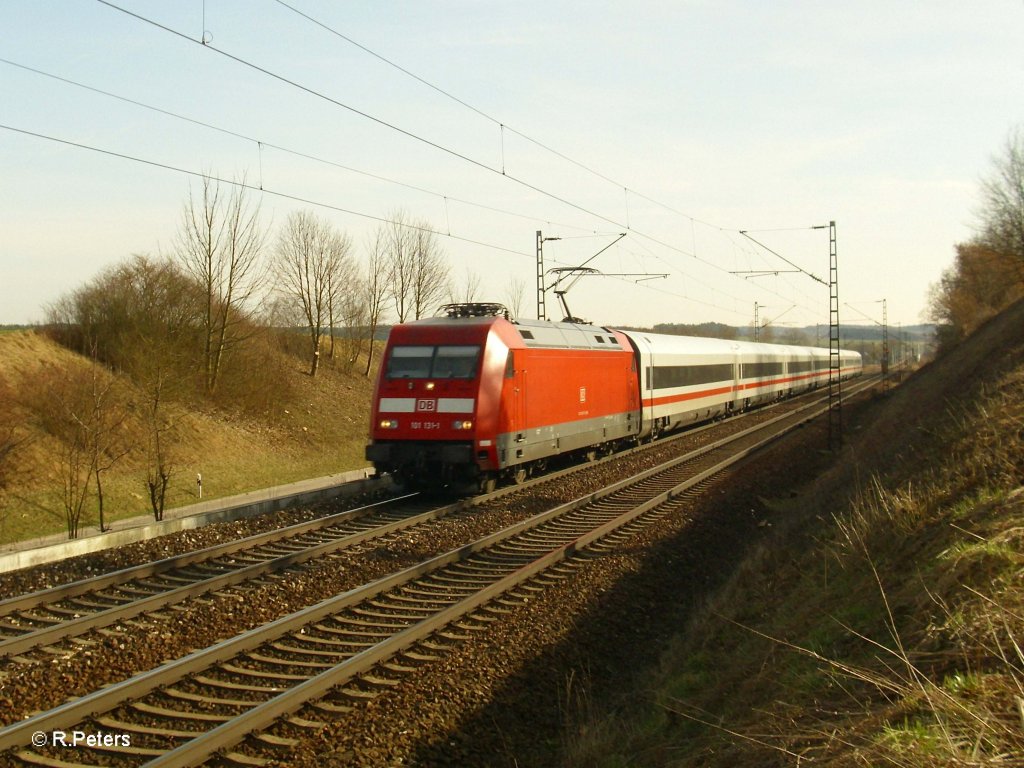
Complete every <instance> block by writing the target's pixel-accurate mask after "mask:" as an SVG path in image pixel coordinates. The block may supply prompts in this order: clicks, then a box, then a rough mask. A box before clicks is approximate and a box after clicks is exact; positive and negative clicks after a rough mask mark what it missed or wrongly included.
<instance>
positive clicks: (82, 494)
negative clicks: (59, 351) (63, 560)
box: [37, 365, 128, 539]
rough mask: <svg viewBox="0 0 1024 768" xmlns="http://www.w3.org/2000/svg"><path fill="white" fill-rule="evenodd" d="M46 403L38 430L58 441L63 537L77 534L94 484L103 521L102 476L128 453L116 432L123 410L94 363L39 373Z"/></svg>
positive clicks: (111, 385) (109, 378)
mask: <svg viewBox="0 0 1024 768" xmlns="http://www.w3.org/2000/svg"><path fill="white" fill-rule="evenodd" d="M40 382H41V385H42V386H41V387H40V389H41V390H45V393H46V394H45V397H46V402H45V403H42V402H41V403H39V406H40V407H38V408H37V412H38V413H39V416H40V420H41V422H42V426H43V428H44V429H45V430H46V431H47V432H48V433H49V434H51V435H52V436H53V437H55V438H56V439H57V441H58V443H57V444H58V448H57V450H56V455H57V459H58V461H59V465H60V476H61V492H62V493H61V503H62V507H63V512H64V522H65V525H66V527H67V532H68V537H69V538H72V539H74V538H77V537H78V534H79V531H80V529H81V526H82V522H83V517H84V515H85V510H86V503H87V501H88V499H89V497H90V495H91V492H92V483H93V481H94V480H95V481H96V482H97V483H98V485H97V499H98V502H99V511H100V525H101V526H104V525H105V521H104V519H103V487H102V482H101V477H102V474H103V472H105V471H106V470H108V469H110V468H111V467H112V466H113V464H114V463H116V462H117V461H118V460H119V459H120V458H122V457H123V456H124V455H126V454H127V452H128V447H127V446H126V441H125V440H124V439H123V436H122V435H120V434H119V433H120V432H121V429H122V427H123V425H124V422H125V418H126V409H125V405H124V402H123V401H122V400H121V399H120V398H119V397H118V396H117V393H116V389H115V380H114V377H113V376H110V375H109V374H107V373H106V372H105V371H103V369H102V368H101V367H100V366H99V365H90V366H88V367H86V366H82V365H79V366H74V367H70V368H61V369H57V368H55V367H52V366H51V367H49V368H47V369H45V370H44V372H43V373H42V374H41V375H40Z"/></svg>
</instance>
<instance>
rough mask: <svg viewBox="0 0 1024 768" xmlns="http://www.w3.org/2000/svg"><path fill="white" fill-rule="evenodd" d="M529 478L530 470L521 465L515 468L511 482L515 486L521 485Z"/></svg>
mask: <svg viewBox="0 0 1024 768" xmlns="http://www.w3.org/2000/svg"><path fill="white" fill-rule="evenodd" d="M529 478H530V470H529V468H528V467H527V466H526V465H525V464H521V465H519V466H518V467H516V469H515V471H514V472H513V473H512V481H513V482H514V483H515V484H516V485H522V484H523V483H525V482H526V481H527V480H529Z"/></svg>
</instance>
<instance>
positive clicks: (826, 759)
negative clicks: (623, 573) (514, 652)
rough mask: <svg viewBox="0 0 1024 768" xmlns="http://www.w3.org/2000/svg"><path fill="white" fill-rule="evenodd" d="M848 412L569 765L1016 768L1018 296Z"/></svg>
mask: <svg viewBox="0 0 1024 768" xmlns="http://www.w3.org/2000/svg"><path fill="white" fill-rule="evenodd" d="M851 410H852V412H851V413H850V419H849V422H848V423H849V425H850V426H851V427H852V429H851V430H850V431H851V432H852V433H853V434H852V437H851V438H850V439H849V441H848V445H847V447H846V448H845V450H844V452H843V454H842V456H841V460H840V461H839V462H837V463H835V464H834V465H833V466H832V468H831V469H827V470H822V472H821V474H820V476H819V477H817V479H811V480H810V481H809V482H807V483H805V484H804V485H803V486H801V487H799V488H791V487H790V486H791V484H792V482H793V480H792V478H791V475H793V474H797V475H798V474H799V473H789V472H787V473H782V474H783V475H784V476H778V477H776V478H775V481H774V483H773V484H772V485H767V484H766V485H764V486H763V487H764V488H768V487H774V489H775V492H776V493H777V494H778V495H779V496H784V498H774V499H762V502H763V504H764V507H765V513H766V514H769V515H770V519H771V521H772V527H771V529H770V530H771V531H772V533H771V534H770V535H767V536H766V537H765V538H764V540H763V541H761V542H759V543H758V544H757V545H756V546H754V547H752V548H751V549H750V550H748V553H747V555H746V556H745V558H744V559H743V561H742V564H741V565H740V566H739V567H738V568H737V569H735V571H734V572H733V575H732V577H731V579H729V580H728V582H727V583H726V584H725V586H724V587H722V588H720V589H719V590H718V591H717V593H716V594H715V595H714V597H713V598H712V599H711V600H710V601H709V602H708V604H707V605H706V606H704V607H703V608H701V609H700V610H697V611H695V615H692V618H691V619H690V622H689V624H688V626H687V627H686V628H685V629H684V630H683V631H682V632H681V634H680V635H679V636H678V637H676V638H675V639H674V640H673V641H672V642H671V643H670V644H669V646H668V649H667V650H666V651H665V652H664V653H663V655H662V658H661V663H660V664H659V666H658V668H657V669H654V670H648V671H647V672H645V673H643V674H642V675H641V676H640V679H639V680H638V682H637V687H636V689H635V690H634V692H633V693H632V694H631V695H630V700H629V701H628V702H623V701H617V702H615V703H614V704H613V705H612V707H610V708H609V709H608V710H605V711H603V712H597V713H593V714H591V716H590V719H589V720H588V721H587V722H583V723H576V724H573V726H572V729H571V735H570V736H569V737H568V740H569V742H570V744H571V750H572V755H573V758H572V760H571V762H572V763H573V764H575V765H581V766H582V765H603V766H621V765H630V766H663V765H679V766H696V765H699V766H708V767H712V766H722V767H723V768H724V767H725V766H730V768H732V767H734V766H740V767H749V768H754V767H755V766H757V767H758V768H761V767H762V766H775V765H778V766H783V765H785V766H792V765H803V764H805V763H808V764H810V763H812V762H813V764H814V765H825V766H855V765H856V766H876V765H895V766H940V765H941V766H947V765H948V766H981V765H993V766H994V765H998V766H1022V765H1024V652H1022V650H1021V648H1022V647H1024V580H1022V573H1024V567H1022V566H1024V490H1022V486H1024V426H1022V425H1024V303H1017V304H1016V305H1014V306H1013V307H1011V308H1010V309H1009V310H1007V311H1006V312H1004V313H1002V314H1001V315H999V316H998V317H996V318H993V319H992V320H991V321H989V322H988V323H986V324H985V325H984V326H982V327H981V328H980V329H979V330H978V331H977V332H976V333H975V334H974V335H973V336H972V337H970V338H969V339H968V340H967V341H966V342H964V343H963V344H961V345H960V346H959V347H957V348H956V349H954V350H952V351H951V352H950V353H949V354H947V355H946V356H945V357H944V358H942V359H940V360H938V361H936V362H934V363H932V364H931V365H929V366H927V367H926V368H924V369H922V370H921V371H919V372H918V373H917V374H916V375H915V376H913V377H912V378H910V379H909V380H908V381H907V382H906V383H905V384H904V385H903V386H902V387H900V388H899V389H897V390H895V391H894V392H892V393H891V395H889V396H888V397H886V398H884V399H882V400H880V401H878V402H877V403H874V404H872V405H869V406H867V407H866V408H864V409H861V410H859V411H858V410H856V409H851ZM783 450H785V449H783ZM801 451H803V452H801ZM787 460H788V461H789V462H797V463H799V464H805V463H814V462H816V461H817V459H816V458H815V457H813V456H811V455H809V454H808V453H807V452H806V449H800V448H795V449H793V450H790V451H789V452H788V453H785V454H783V461H787ZM792 466H794V467H795V466H796V465H792ZM805 474H806V473H805ZM762 492H763V491H762ZM637 691H639V692H640V693H637ZM637 699H639V700H640V701H641V703H640V704H637V703H636V701H637Z"/></svg>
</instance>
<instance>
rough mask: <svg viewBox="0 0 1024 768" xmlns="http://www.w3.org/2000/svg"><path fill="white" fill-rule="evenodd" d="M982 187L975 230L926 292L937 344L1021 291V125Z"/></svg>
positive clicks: (950, 341)
mask: <svg viewBox="0 0 1024 768" xmlns="http://www.w3.org/2000/svg"><path fill="white" fill-rule="evenodd" d="M981 192H982V200H981V208H980V210H979V214H978V227H977V233H976V234H975V236H974V237H973V238H971V239H970V240H969V241H967V242H966V243H959V244H957V246H956V260H955V261H954V263H953V265H952V266H951V267H949V268H948V269H946V270H945V271H944V272H943V273H942V276H941V278H940V279H939V281H938V282H937V283H935V284H933V285H932V286H931V289H930V292H929V297H928V308H929V313H930V315H931V318H932V319H933V320H934V322H936V323H937V324H938V326H939V329H938V342H939V345H940V348H942V347H950V346H953V345H955V344H956V343H958V342H959V341H961V340H962V339H963V338H965V337H966V336H967V335H969V334H970V333H971V332H972V331H973V330H974V329H975V328H977V327H978V326H979V325H981V324H982V323H983V322H984V321H985V320H987V319H988V318H989V317H991V316H992V315H995V314H997V313H998V312H999V311H1000V310H1002V309H1004V308H1005V307H1007V306H1009V305H1010V304H1012V303H1013V302H1015V301H1017V300H1018V299H1020V298H1021V297H1024V131H1022V130H1021V129H1019V128H1018V129H1017V130H1016V131H1014V132H1013V133H1012V134H1011V135H1010V137H1009V138H1008V139H1007V142H1006V146H1005V147H1004V149H1003V151H1002V154H1000V155H999V156H998V157H997V158H996V159H995V160H994V162H993V168H992V171H991V174H990V175H989V176H988V177H987V178H985V179H984V181H983V182H982V187H981Z"/></svg>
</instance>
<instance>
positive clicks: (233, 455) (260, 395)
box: [0, 331, 372, 543]
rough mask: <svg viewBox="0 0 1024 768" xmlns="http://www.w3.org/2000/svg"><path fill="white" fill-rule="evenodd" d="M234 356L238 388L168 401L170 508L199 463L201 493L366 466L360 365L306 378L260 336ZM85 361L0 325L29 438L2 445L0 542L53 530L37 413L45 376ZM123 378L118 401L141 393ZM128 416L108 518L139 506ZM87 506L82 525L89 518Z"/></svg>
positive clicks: (0, 355) (46, 392)
mask: <svg viewBox="0 0 1024 768" xmlns="http://www.w3.org/2000/svg"><path fill="white" fill-rule="evenodd" d="M233 364H234V365H237V366H245V367H247V368H248V369H251V370H252V371H253V375H252V377H250V378H249V380H248V383H247V384H246V385H244V386H245V387H247V388H248V389H247V390H245V391H239V392H236V393H232V392H231V391H226V392H224V393H222V394H221V396H220V398H219V399H218V401H217V402H216V403H213V404H206V405H199V406H197V405H196V404H195V403H188V402H183V401H181V400H179V401H178V402H176V403H173V404H171V405H170V407H169V412H170V414H171V416H172V419H173V421H174V422H175V425H176V427H175V432H176V438H175V440H174V447H173V457H174V458H173V464H174V467H175V472H174V475H173V477H172V483H171V487H170V494H169V499H168V506H178V505H183V504H190V503H193V502H195V501H197V492H196V474H197V473H199V472H201V473H202V475H203V498H204V499H209V498H216V497H218V496H226V495H231V494H235V493H241V492H244V491H248V490H254V489H258V488H265V487H269V486H273V485H278V484H282V483H287V482H292V481H295V480H301V479H305V478H309V477H316V476H320V475H327V474H333V473H336V472H343V471H347V470H350V469H356V468H358V467H362V466H364V465H365V461H364V460H363V446H364V444H365V439H366V429H367V427H366V423H365V420H366V414H367V413H368V407H369V405H368V404H369V398H370V394H371V390H372V381H371V380H370V379H367V378H366V377H363V376H362V375H361V374H360V373H359V371H361V370H362V368H361V367H359V368H357V369H356V372H355V373H350V372H347V371H345V370H343V368H342V367H341V366H334V365H333V364H332V363H331V361H329V360H325V361H324V363H323V365H322V366H321V369H320V372H319V374H318V375H317V377H316V379H315V380H314V379H310V378H309V377H308V376H307V375H305V373H304V370H305V367H306V366H305V363H304V361H300V360H297V359H295V358H293V357H291V356H290V355H289V354H288V353H287V352H286V351H284V350H282V349H281V348H280V346H279V345H275V344H273V343H271V342H270V341H269V340H268V341H267V342H266V343H263V344H261V345H257V346H255V347H254V348H253V351H250V352H247V357H245V358H244V359H238V360H236V361H233ZM90 365H92V363H89V362H88V361H86V360H85V359H84V358H81V357H80V356H78V355H76V354H74V353H72V352H69V351H68V350H66V349H64V348H62V347H60V346H59V345H57V344H55V343H54V342H52V341H51V340H50V339H48V338H47V337H46V336H44V335H42V334H38V333H34V332H32V331H18V332H11V333H4V334H0V382H2V383H3V384H4V385H5V386H6V387H7V389H8V390H9V391H10V392H11V393H13V394H12V396H11V397H10V400H9V403H8V405H7V407H8V409H9V412H10V413H12V414H13V416H12V418H13V420H14V421H15V422H16V423H17V424H18V434H19V436H21V437H23V438H27V440H26V441H25V442H23V443H22V444H20V445H19V446H18V448H17V450H15V451H14V452H13V453H12V454H11V464H10V466H9V476H10V479H11V482H10V483H9V486H8V489H7V491H6V493H5V494H3V495H2V496H0V543H4V542H9V541H16V540H20V539H23V538H29V537H33V536H38V535H44V534H50V533H57V532H60V531H61V530H62V529H63V515H62V513H61V512H60V484H59V475H60V469H61V467H60V461H59V454H60V442H59V437H58V436H56V435H54V434H52V433H51V432H50V431H48V430H47V429H46V419H44V418H43V414H44V413H45V412H46V410H47V409H48V408H52V405H53V397H54V391H53V387H51V386H47V385H46V381H48V380H49V381H53V380H54V377H57V378H60V377H61V376H65V375H66V372H67V371H70V370H73V369H76V368H82V367H83V366H85V367H88V366H90ZM121 384H122V385H123V388H124V389H125V390H126V391H127V392H129V394H128V395H126V398H127V399H128V400H138V399H139V398H140V397H141V393H140V392H139V391H138V390H135V389H133V386H134V385H133V384H132V382H130V381H122V382H121ZM238 386H243V385H238ZM132 393H133V394H132ZM129 405H130V404H129ZM136 405H137V403H136ZM130 407H135V406H131V405H130ZM131 424H132V429H134V430H135V431H134V434H133V436H132V437H131V440H132V441H133V442H134V444H135V446H136V448H137V450H134V451H133V452H132V453H131V454H129V455H128V456H127V457H125V458H124V459H123V460H122V461H120V462H119V463H118V464H117V465H116V466H115V468H114V469H112V470H111V471H110V473H109V476H108V479H105V481H104V488H105V490H106V491H107V498H108V508H107V517H108V520H109V519H116V518H119V517H127V516H134V515H145V514H149V502H148V498H147V496H146V487H145V472H146V470H145V459H144V456H143V455H142V453H143V451H142V446H143V445H144V442H145V438H144V435H143V434H140V432H139V430H140V429H141V427H140V425H139V423H138V420H137V419H134V420H131ZM94 506H95V505H94V504H91V505H90V507H89V511H88V513H87V517H86V523H90V524H91V523H94V522H95V509H94Z"/></svg>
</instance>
